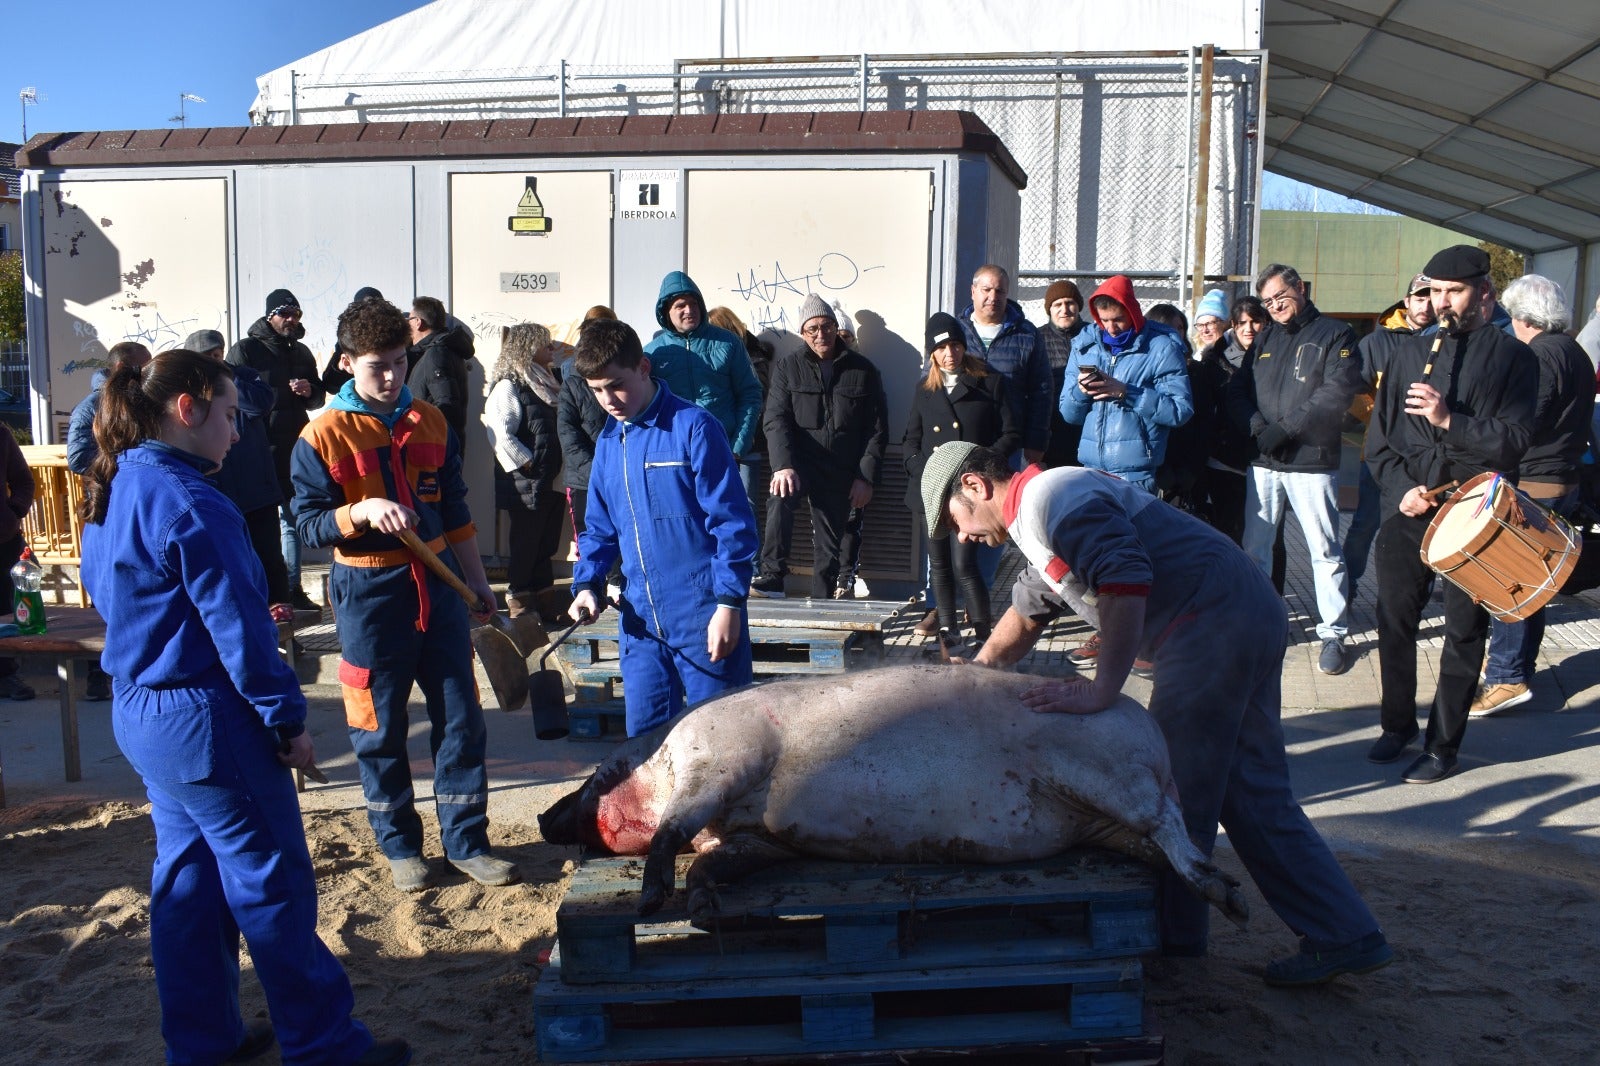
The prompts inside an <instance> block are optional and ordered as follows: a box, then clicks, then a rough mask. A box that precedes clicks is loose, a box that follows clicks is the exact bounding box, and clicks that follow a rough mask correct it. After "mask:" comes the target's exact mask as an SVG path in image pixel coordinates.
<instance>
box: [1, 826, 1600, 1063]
mask: <svg viewBox="0 0 1600 1066" xmlns="http://www.w3.org/2000/svg"><path fill="white" fill-rule="evenodd" d="M6 824H7V827H8V831H6V832H5V833H4V834H3V836H0V899H3V900H4V901H5V905H4V907H3V914H4V923H3V927H0V1016H3V1017H5V1018H6V1019H8V1025H7V1026H6V1028H7V1031H8V1037H7V1039H6V1041H5V1048H4V1050H3V1051H0V1060H3V1061H6V1062H16V1063H43V1062H65V1061H73V1062H84V1061H100V1062H117V1063H122V1062H159V1061H160V1060H161V1056H162V1044H161V1037H160V1032H159V1022H158V1019H159V1009H158V1006H157V1002H156V991H155V983H154V980H153V970H152V968H151V962H150V951H149V947H150V943H149V908H148V903H149V896H148V883H149V872H150V861H151V857H152V855H153V852H154V833H153V829H152V826H151V823H150V820H149V817H148V808H144V807H140V806H136V805H133V804H130V803H124V802H112V803H105V804H100V805H97V806H95V807H93V808H91V809H88V810H80V811H78V812H76V813H74V814H63V812H61V811H60V810H52V809H49V808H43V809H41V810H40V811H39V812H38V813H37V814H35V815H30V812H28V811H26V810H20V811H19V810H11V811H8V812H7V819H6ZM428 828H429V838H430V839H433V840H436V839H437V835H436V834H437V826H436V824H435V823H433V822H432V819H431V815H430V816H428ZM495 832H496V838H497V847H498V849H499V851H500V853H501V854H503V855H505V856H506V857H508V858H511V859H513V860H515V861H516V862H517V864H518V866H519V867H520V869H521V871H522V873H523V876H524V878H525V880H524V882H523V883H522V884H520V885H517V886H514V887H511V888H505V889H488V888H483V887H480V886H478V885H476V884H474V883H472V882H470V881H468V880H467V879H466V878H464V877H461V876H460V875H458V874H456V873H454V871H451V870H449V869H448V868H447V867H444V865H443V864H442V863H437V862H436V870H435V878H436V881H437V884H438V887H435V888H430V889H429V890H427V891H425V892H422V893H420V894H417V895H406V894H403V893H400V892H397V891H396V890H395V889H394V888H393V886H392V885H391V884H390V883H389V879H388V875H387V869H386V867H385V866H384V863H383V861H382V857H381V855H380V854H379V853H378V851H377V848H376V845H375V844H374V842H373V838H372V833H371V831H370V830H369V829H368V827H367V824H366V818H365V815H364V813H363V812H361V811H360V810H308V811H307V812H306V833H307V837H308V839H309V841H310V845H311V853H312V856H313V859H314V861H315V864H316V869H317V875H318V889H319V892H320V907H321V909H320V915H321V917H320V927H321V932H322V936H323V938H324V939H325V940H326V941H327V943H328V944H329V946H330V947H332V949H333V950H334V951H335V953H336V954H337V955H338V956H339V957H340V958H341V959H342V960H343V961H344V964H345V966H346V968H347V969H348V971H349V973H350V976H351V980H352V982H353V984H354V986H355V991H356V1002H357V1006H358V1013H359V1015H360V1017H361V1018H362V1019H363V1020H365V1021H366V1022H367V1024H368V1025H370V1026H371V1027H372V1028H373V1029H374V1030H375V1031H376V1032H379V1033H383V1034H401V1035H404V1036H405V1037H406V1038H408V1039H409V1040H410V1041H411V1042H412V1043H413V1045H414V1046H415V1047H416V1049H417V1059H416V1061H417V1062H418V1063H453V1064H468V1063H505V1062H513V1061H523V1060H527V1059H529V1058H531V1057H532V1055H533V1049H534V1047H535V1039H534V1029H533V1015H532V1010H531V998H530V997H531V994H532V990H533V986H534V983H535V982H536V981H537V979H538V975H539V972H540V967H541V961H542V960H543V959H544V958H545V953H546V952H547V950H548V949H549V948H550V946H551V944H552V942H553V939H554V935H555V913H556V906H557V904H558V903H559V901H560V899H561V896H562V893H563V890H564V885H565V882H566V880H567V878H568V877H569V876H570V875H571V872H572V869H573V860H574V858H575V856H574V853H573V850H572V849H570V848H564V847H556V846H553V845H549V844H545V843H544V842H543V841H541V840H540V839H539V836H538V832H537V830H536V829H535V828H533V827H531V826H522V825H516V824H510V825H505V824H502V825H499V826H497V827H496V830H495ZM1342 858H1343V859H1344V862H1345V864H1346V866H1347V868H1348V869H1349V871H1350V873H1351V874H1352V876H1353V877H1354V879H1355V881H1356V882H1357V884H1358V885H1359V886H1360V888H1361V890H1362V891H1363V893H1364V894H1365V896H1366V899H1367V900H1368V902H1369V904H1370V905H1371V906H1372V908H1373V910H1374V911H1375V912H1376V913H1377V914H1378V916H1379V919H1380V921H1382V923H1383V925H1384V926H1385V928H1386V929H1387V930H1388V931H1389V934H1390V938H1391V940H1392V942H1393V943H1394V946H1395V950H1396V954H1397V961H1396V964H1395V965H1393V966H1391V967H1390V968H1388V969H1386V970H1384V971H1381V972H1378V973H1375V974H1371V975H1368V976H1366V977H1362V978H1343V979H1340V980H1338V981H1336V982H1334V983H1333V984H1331V985H1329V986H1326V987H1322V988H1316V989H1310V990H1294V991H1289V990H1275V989H1269V988H1267V987H1265V986H1264V985H1263V984H1262V982H1261V979H1260V971H1261V968H1262V966H1263V965H1264V963H1265V962H1266V961H1267V960H1268V959H1270V958H1272V957H1274V956H1276V955H1278V954H1281V953H1282V952H1284V951H1285V950H1286V949H1288V948H1289V947H1290V946H1291V945H1292V940H1291V938H1290V937H1289V936H1288V934H1287V933H1286V931H1285V930H1284V928H1283V927H1282V925H1281V924H1280V923H1279V922H1278V921H1277V920H1276V919H1275V918H1274V917H1273V915H1272V914H1271V912H1270V911H1269V910H1268V909H1267V908H1266V906H1265V905H1264V903H1263V902H1262V900H1261V898H1260V896H1259V894H1257V893H1256V892H1255V890H1254V887H1253V886H1251V885H1250V883H1249V879H1248V878H1247V877H1242V876H1241V875H1242V871H1241V870H1239V869H1238V866H1237V861H1236V859H1235V858H1234V856H1233V854H1232V853H1231V852H1230V851H1228V850H1226V849H1222V850H1219V853H1218V859H1219V861H1220V863H1221V865H1223V867H1224V868H1225V869H1228V870H1229V871H1230V872H1231V873H1233V874H1234V875H1235V876H1241V880H1243V881H1244V882H1245V889H1246V891H1247V893H1249V895H1250V899H1251V904H1252V913H1253V915H1254V917H1253V918H1252V921H1251V923H1250V926H1249V928H1248V929H1247V930H1243V931H1241V930H1237V929H1234V928H1233V927H1232V926H1230V925H1228V923H1226V922H1220V921H1219V922H1218V923H1216V925H1215V926H1214V929H1213V936H1212V952H1211V955H1210V956H1209V957H1208V958H1204V959H1183V960H1178V959H1154V960H1150V961H1149V962H1148V964H1147V976H1146V996H1147V1001H1148V1003H1149V1006H1150V1012H1151V1015H1152V1017H1153V1019H1154V1022H1155V1024H1156V1026H1157V1027H1159V1029H1160V1031H1162V1032H1164V1033H1165V1034H1166V1036H1167V1047H1168V1055H1167V1061H1168V1062H1170V1063H1173V1064H1175V1066H1213V1064H1215V1066H1221V1064H1224V1063H1226V1064H1233V1066H1238V1064H1248V1063H1263V1064H1265V1063H1273V1064H1280V1063H1296V1064H1308V1063H1329V1064H1333V1063H1338V1064H1345V1063H1353V1062H1393V1063H1474V1062H1483V1063H1489V1062H1496V1063H1500V1062H1517V1061H1536V1062H1552V1063H1567V1062H1570V1063H1579V1062H1593V1061H1595V1056H1596V1054H1597V1052H1596V1047H1595V1042H1596V1025H1595V1022H1594V1010H1593V981H1592V978H1593V973H1594V964H1593V961H1592V960H1591V959H1590V958H1589V947H1588V945H1590V944H1591V943H1592V939H1593V930H1594V929H1596V928H1600V894H1597V888H1596V883H1595V881H1594V878H1593V865H1592V863H1591V862H1590V861H1589V860H1588V859H1587V858H1586V857H1582V856H1577V857H1575V856H1573V855H1571V854H1570V853H1568V852H1566V851H1564V850H1562V849H1560V848H1558V847H1556V846H1554V845H1552V844H1549V843H1534V844H1529V845H1526V846H1524V845H1519V844H1507V843H1494V842H1477V843H1470V844H1462V845H1457V846H1454V847H1452V848H1450V849H1449V850H1448V851H1430V850H1422V849H1416V848H1410V849H1406V850H1398V849H1394V850H1391V849H1384V848H1371V847H1367V848H1363V849H1362V850H1361V851H1360V852H1359V853H1346V854H1344V855H1343V856H1342ZM242 1002H243V1008H244V1012H245V1015H246V1017H265V1016H266V1003H265V999H264V997H263V995H262V993H261V989H260V986H259V985H258V984H256V983H255V981H254V980H253V978H252V977H251V976H250V975H249V973H248V956H246V975H245V978H244V981H243V986H242ZM260 1061H262V1062H264V1063H268V1064H270V1063H275V1062H276V1061H277V1058H276V1056H275V1054H274V1055H269V1056H268V1057H266V1058H264V1059H262V1060H260Z"/></svg>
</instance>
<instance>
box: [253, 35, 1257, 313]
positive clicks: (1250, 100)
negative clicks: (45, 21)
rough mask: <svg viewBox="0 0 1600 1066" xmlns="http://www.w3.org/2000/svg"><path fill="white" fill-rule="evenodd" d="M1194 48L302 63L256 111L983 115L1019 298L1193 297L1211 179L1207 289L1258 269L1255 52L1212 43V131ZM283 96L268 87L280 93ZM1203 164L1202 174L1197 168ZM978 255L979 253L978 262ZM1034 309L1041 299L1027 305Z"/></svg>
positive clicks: (332, 117)
mask: <svg viewBox="0 0 1600 1066" xmlns="http://www.w3.org/2000/svg"><path fill="white" fill-rule="evenodd" d="M1204 69H1206V68H1205V65H1204V64H1203V63H1202V62H1201V58H1200V50H1198V49H1195V50H1191V51H1189V52H1176V53H1172V52H1165V53H1128V54H1122V55H1105V54H1094V55H1056V54H1050V55H1043V54H1041V55H1016V56H958V57H945V58H931V57H925V56H912V57H873V56H842V57H819V58H816V59H809V60H795V59H773V60H755V61H730V60H715V61H709V60H708V61H679V62H677V63H675V64H674V65H673V67H672V68H671V69H664V68H661V69H653V70H641V69H638V68H630V69H624V68H605V67H582V66H577V65H572V64H568V63H564V62H563V63H559V64H555V65H550V66H542V67H527V68H518V69H515V70H479V71H472V72H464V73H460V74H442V73H441V74H433V75H429V76H427V77H425V78H421V77H413V78H392V77H379V76H371V77H338V78H333V77H322V78H316V79H312V78H306V77H302V76H295V75H291V85H290V86H289V93H288V99H289V101H290V103H289V109H288V111H287V112H283V111H268V112H266V113H265V114H261V115H258V116H257V118H258V121H262V122H264V123H277V122H285V121H288V122H327V121H408V120H409V121H419V120H460V119H505V118H550V117H584V116H593V115H619V114H620V115H672V114H732V113H751V112H765V111H856V110H879V109H888V110H931V109H939V110H950V109H960V110H966V111H971V112H973V113H974V114H976V115H977V116H978V117H979V118H981V119H982V120H983V121H984V122H985V123H986V124H987V125H988V126H989V128H990V129H992V130H993V131H994V132H995V133H996V134H997V135H998V136H999V137H1000V139H1001V140H1002V141H1003V142H1004V143H1005V145H1006V147H1007V148H1009V149H1010V151H1011V153H1012V155H1013V156H1015V157H1016V159H1017V162H1018V163H1019V164H1020V165H1021V166H1022V168H1023V169H1024V170H1025V171H1026V172H1027V174H1028V187H1027V189H1025V190H1024V191H1023V194H1022V204H1021V227H1020V232H1019V234H1018V238H1019V247H1018V253H1019V254H1018V267H1019V270H1018V275H1019V276H1018V279H1017V282H1016V284H1014V286H1013V295H1014V297H1015V298H1016V299H1018V300H1019V301H1022V302H1023V303H1024V305H1025V306H1027V305H1029V304H1034V301H1038V300H1040V299H1041V298H1042V295H1043V290H1044V287H1045V286H1046V285H1047V284H1048V282H1049V281H1050V280H1051V279H1053V278H1057V277H1070V278H1073V279H1074V280H1076V281H1077V282H1078V283H1079V285H1080V287H1081V288H1083V290H1084V292H1085V293H1086V294H1087V293H1088V292H1089V291H1090V289H1091V288H1092V287H1093V286H1094V285H1096V284H1098V283H1099V282H1100V281H1101V280H1103V279H1104V278H1106V277H1109V276H1110V275H1112V274H1127V275H1129V276H1130V277H1132V278H1133V279H1134V281H1135V284H1136V286H1137V288H1138V289H1139V294H1140V296H1141V297H1142V298H1143V299H1145V300H1147V301H1152V302H1153V301H1159V300H1167V301H1174V302H1179V301H1183V302H1187V301H1188V299H1189V298H1190V296H1191V293H1190V279H1191V277H1192V275H1193V274H1194V259H1195V256H1196V254H1197V247H1198V246H1199V244H1200V242H1197V241H1196V234H1195V232H1194V228H1195V225H1196V219H1197V218H1198V217H1199V214H1200V212H1199V211H1198V210H1197V203H1198V202H1199V200H1200V199H1201V197H1200V195H1199V194H1200V192H1201V189H1200V186H1201V185H1202V184H1203V185H1204V187H1205V188H1204V191H1205V197H1204V199H1205V200H1206V203H1207V210H1206V212H1205V217H1206V225H1205V240H1204V242H1203V248H1204V251H1203V256H1204V273H1205V275H1206V276H1207V279H1208V280H1207V283H1206V287H1209V286H1210V285H1213V284H1218V283H1224V284H1225V283H1226V280H1227V279H1228V278H1239V277H1242V276H1244V275H1246V274H1248V272H1249V271H1250V269H1251V266H1252V245H1253V240H1254V234H1255V228H1256V206H1257V205H1256V203H1255V188H1256V174H1257V160H1256V156H1255V152H1256V146H1257V138H1256V133H1257V130H1258V128H1259V121H1260V100H1261V77H1260V75H1261V54H1260V53H1256V52H1243V53H1226V52H1218V53H1216V54H1215V58H1214V62H1213V63H1212V65H1211V67H1210V82H1209V89H1210V103H1211V107H1210V137H1209V143H1208V144H1207V145H1205V146H1203V147H1204V151H1202V150H1201V148H1202V146H1200V145H1198V144H1197V140H1198V135H1199V131H1200V130H1201V129H1202V128H1203V127H1204V123H1203V122H1202V121H1201V114H1200V107H1201V102H1202V100H1203V99H1204V98H1205V89H1206V86H1205V85H1203V84H1201V79H1202V77H1203V75H1202V71H1203V70H1204ZM273 98H276V97H275V96H274V95H273V94H271V93H270V92H269V99H273ZM1202 173H1203V174H1204V176H1203V177H1202ZM973 265H974V266H975V265H976V264H973ZM1028 309H1029V310H1030V312H1034V315H1033V317H1035V318H1039V317H1041V316H1040V315H1039V314H1037V311H1038V308H1037V305H1036V304H1034V306H1031V307H1029V308H1028Z"/></svg>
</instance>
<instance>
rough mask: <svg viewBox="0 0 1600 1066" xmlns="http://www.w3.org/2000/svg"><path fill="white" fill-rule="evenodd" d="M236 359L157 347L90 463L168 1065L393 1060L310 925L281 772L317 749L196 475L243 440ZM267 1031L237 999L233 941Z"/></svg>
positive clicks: (97, 594)
mask: <svg viewBox="0 0 1600 1066" xmlns="http://www.w3.org/2000/svg"><path fill="white" fill-rule="evenodd" d="M238 407H239V394H238V390H237V389H236V388H235V386H234V384H233V371H232V370H231V369H230V368H229V367H228V366H227V365H226V364H224V363H222V362H221V361H216V360H211V359H208V358H206V357H205V356H202V355H199V354H197V353H195V352H191V351H186V350H182V349H179V350H176V351H170V352H163V353H162V354H161V355H159V356H157V357H156V359H155V361H154V362H152V363H150V365H149V366H148V367H146V368H145V369H144V370H143V371H142V372H141V371H140V370H139V369H138V368H136V367H134V366H132V365H130V364H127V363H123V364H121V365H119V366H117V367H116V368H114V369H113V370H112V372H111V375H110V377H109V378H108V379H107V381H106V383H105V387H104V389H103V391H102V397H101V402H100V407H99V415H98V417H97V419H96V424H95V437H96V440H97V442H98V445H99V450H98V454H97V455H96V457H95V458H94V460H93V461H92V464H91V465H90V467H89V470H88V473H87V475H86V477H87V481H88V495H87V498H86V500H85V502H84V507H83V518H84V533H83V539H84V552H83V581H84V585H85V586H86V587H87V588H89V589H91V590H92V591H93V593H94V605H95V609H96V610H98V611H99V612H100V614H101V615H102V616H103V617H104V618H105V622H106V650H105V654H104V656H103V658H104V661H105V666H106V667H107V668H108V672H109V673H111V674H112V675H113V676H114V677H115V678H116V681H115V691H114V694H113V697H112V703H111V721H112V726H113V727H114V729H115V732H116V737H117V746H118V747H119V748H121V749H122V752H123V754H124V755H126V756H127V759H128V762H129V764H130V765H132V766H133V767H134V769H135V770H137V771H138V772H139V776H140V777H141V778H143V779H144V783H145V788H146V790H147V791H148V793H149V795H150V818H151V821H153V822H154V823H155V829H156V862H155V870H154V873H153V874H152V877H151V884H150V956H151V959H152V960H153V961H154V963H155V971H156V992H157V995H158V996H159V998H160V1001H161V1034H162V1037H163V1038H164V1039H165V1041H166V1045H167V1055H166V1058H167V1061H168V1062H171V1063H219V1062H248V1061H251V1060H252V1059H255V1058H257V1057H260V1056H262V1055H265V1054H266V1053H267V1052H268V1051H269V1050H270V1049H271V1047H272V1044H273V1040H274V1031H276V1039H277V1042H278V1044H279V1046H280V1050H281V1061H283V1062H284V1063H288V1064H310V1063H316V1064H319V1066H323V1064H326V1066H346V1064H357V1066H403V1064H404V1063H407V1062H409V1061H410V1059H411V1050H410V1048H409V1047H408V1046H407V1045H406V1042H405V1041H404V1040H400V1039H398V1038H393V1037H391V1038H388V1039H383V1040H376V1041H375V1040H373V1038H372V1034H371V1033H369V1032H368V1031H367V1029H366V1027H365V1026H363V1025H362V1024H361V1023H360V1022H358V1021H356V1020H355V1019H354V1018H352V1017H351V1016H350V1011H351V1008H352V1007H353V1006H354V999H355V997H354V994H353V993H352V991H351V988H350V981H349V979H348V978H347V977H346V976H345V973H344V970H343V968H341V967H340V965H339V960H338V959H336V958H334V956H333V954H332V953H331V952H330V951H329V950H328V949H327V947H326V946H325V945H324V944H323V943H322V940H321V939H320V938H319V937H318V936H317V883H316V875H315V872H314V871H313V869H312V866H311V855H310V853H309V852H308V851H307V849H306V838H305V829H304V827H303V826H302V824H301V821H300V805H299V803H298V802H297V800H296V798H295V793H294V782H293V781H292V779H291V777H290V774H289V771H288V769H287V767H291V766H292V767H298V768H300V769H307V768H309V767H311V766H312V765H313V764H314V759H315V755H316V753H315V751H314V749H313V747H312V743H311V736H310V734H308V733H307V732H306V726H305V719H306V701H305V697H304V696H303V695H301V692H300V686H299V684H298V683H297V682H296V681H295V677H294V672H293V671H292V670H290V669H289V667H288V666H286V665H285V664H284V662H283V660H282V659H281V658H279V656H278V635H277V631H276V629H274V628H273V624H272V622H271V620H270V619H269V618H268V617H267V589H266V578H265V576H264V574H263V572H262V569H261V562H260V560H259V559H257V558H256V555H255V552H254V551H253V550H252V549H251V547H250V539H249V536H248V534H247V533H246V531H245V523H244V518H243V516H242V515H240V513H239V509H238V508H237V507H235V506H234V505H233V503H232V502H231V501H230V500H229V499H228V498H227V497H225V496H224V495H223V494H222V493H221V492H220V491H218V489H217V488H216V486H215V485H214V484H212V483H211V482H210V481H209V480H208V479H207V477H206V475H207V474H208V473H211V472H214V471H215V470H216V469H217V468H218V467H219V466H220V465H221V463H222V459H223V456H225V455H226V454H227V452H228V449H229V448H230V447H231V446H232V444H233V443H234V442H235V441H236V440H238V434H237V433H236V432H235V430H234V415H235V414H236V412H237V411H238ZM241 933H242V934H243V935H244V938H245V940H246V941H247V942H248V943H249V945H250V959H251V962H252V963H254V966H255V971H256V976H257V978H258V979H259V980H260V981H261V987H262V989H263V990H264V991H265V992H266V995H267V1005H268V1007H269V1008H270V1010H271V1012H272V1024H270V1025H265V1024H263V1023H260V1022H255V1023H251V1024H249V1025H246V1024H245V1022H244V1020H243V1018H242V1017H241V1016H240V1012H239V936H240V934H241Z"/></svg>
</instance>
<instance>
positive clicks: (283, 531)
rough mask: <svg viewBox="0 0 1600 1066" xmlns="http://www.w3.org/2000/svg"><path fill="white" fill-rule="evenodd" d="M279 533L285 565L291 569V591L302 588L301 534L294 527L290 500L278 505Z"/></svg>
mask: <svg viewBox="0 0 1600 1066" xmlns="http://www.w3.org/2000/svg"><path fill="white" fill-rule="evenodd" d="M278 533H279V539H280V541H281V542H282V544H283V565H284V568H285V569H287V570H288V571H289V591H290V592H293V591H294V590H295V589H297V588H300V535H299V534H298V533H296V532H295V528H294V511H292V510H291V509H290V506H289V501H288V500H285V501H284V502H283V503H281V504H279V505H278Z"/></svg>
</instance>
